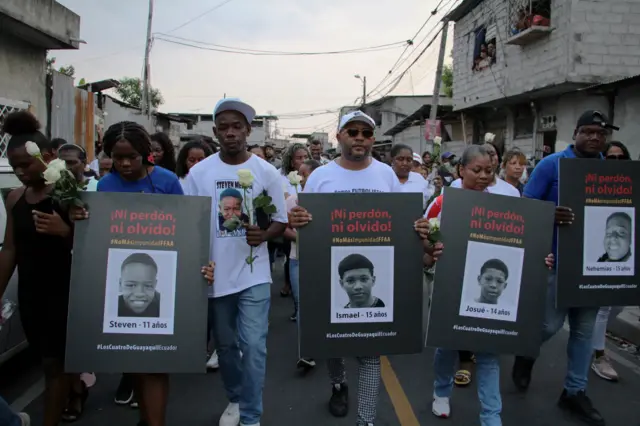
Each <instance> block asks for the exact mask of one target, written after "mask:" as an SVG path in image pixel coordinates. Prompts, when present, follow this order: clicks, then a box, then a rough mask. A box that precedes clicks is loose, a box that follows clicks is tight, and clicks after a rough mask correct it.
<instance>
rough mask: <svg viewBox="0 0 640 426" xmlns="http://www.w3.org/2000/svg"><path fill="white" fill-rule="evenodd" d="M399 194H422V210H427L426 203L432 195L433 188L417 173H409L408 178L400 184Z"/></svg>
mask: <svg viewBox="0 0 640 426" xmlns="http://www.w3.org/2000/svg"><path fill="white" fill-rule="evenodd" d="M400 185H401V192H419V193H421V194H423V197H422V199H423V200H422V210H424V209H426V208H427V202H428V201H429V198H431V196H432V195H433V187H432V186H431V185H429V182H427V180H426V179H425V178H423V177H422V176H421V175H420V174H419V173H416V172H409V178H408V179H407V181H406V182H405V183H401V184H400Z"/></svg>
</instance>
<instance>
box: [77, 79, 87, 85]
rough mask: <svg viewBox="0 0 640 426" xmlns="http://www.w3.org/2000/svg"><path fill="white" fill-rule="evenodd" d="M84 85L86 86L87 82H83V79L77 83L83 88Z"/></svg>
mask: <svg viewBox="0 0 640 426" xmlns="http://www.w3.org/2000/svg"><path fill="white" fill-rule="evenodd" d="M85 84H87V80H85V79H84V78H81V79H80V81H79V82H78V86H84V85H85Z"/></svg>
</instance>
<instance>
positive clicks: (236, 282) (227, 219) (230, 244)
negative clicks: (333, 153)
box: [185, 153, 287, 297]
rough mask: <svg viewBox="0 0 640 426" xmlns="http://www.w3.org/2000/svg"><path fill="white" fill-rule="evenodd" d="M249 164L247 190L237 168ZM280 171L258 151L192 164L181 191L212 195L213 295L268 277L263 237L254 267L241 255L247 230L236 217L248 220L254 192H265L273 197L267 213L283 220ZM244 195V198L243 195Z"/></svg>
mask: <svg viewBox="0 0 640 426" xmlns="http://www.w3.org/2000/svg"><path fill="white" fill-rule="evenodd" d="M242 169H248V170H250V171H251V174H252V175H253V177H254V181H253V184H252V187H251V188H249V189H247V190H246V197H245V190H244V189H243V188H242V187H241V186H240V182H238V170H242ZM280 176H281V175H280V174H279V173H278V171H277V170H276V169H275V168H274V167H273V166H272V165H271V164H269V163H268V162H266V161H264V160H263V159H261V158H260V157H258V156H256V155H251V156H250V157H249V159H248V160H247V161H245V162H244V163H242V164H238V165H231V164H227V163H225V162H223V161H222V160H221V159H220V154H219V153H216V154H214V155H211V156H209V157H207V158H205V159H204V160H202V161H201V162H199V163H198V164H196V165H195V166H193V167H192V168H191V170H190V171H189V174H188V175H187V181H186V184H185V193H186V194H187V195H199V196H206V197H211V234H212V235H211V248H210V250H211V253H210V255H211V258H212V260H213V261H214V262H215V263H216V268H215V276H214V278H215V284H214V285H213V297H222V296H226V295H229V294H235V293H239V292H241V291H243V290H246V289H247V288H250V287H253V286H255V285H258V284H264V283H271V264H270V263H269V252H268V250H267V243H266V242H265V243H262V244H260V246H258V247H254V248H253V256H254V257H255V260H254V262H253V272H252V271H251V266H250V265H249V264H247V263H246V261H245V259H246V258H247V257H248V256H249V254H250V249H251V247H250V246H249V244H247V239H246V230H245V228H244V227H241V226H240V227H236V226H234V224H233V222H234V220H235V218H237V219H240V220H241V221H242V222H249V212H252V213H253V217H254V222H255V218H256V215H255V211H254V210H253V200H254V198H256V197H258V196H259V195H261V194H262V193H263V192H266V194H267V195H268V196H270V197H271V198H272V202H271V203H272V204H273V205H274V206H275V207H276V209H277V212H276V213H274V214H273V215H271V220H272V221H275V222H281V223H287V210H286V207H285V202H284V191H283V190H282V180H281V177H280ZM245 198H246V199H245Z"/></svg>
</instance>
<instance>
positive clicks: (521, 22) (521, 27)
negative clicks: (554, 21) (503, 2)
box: [508, 0, 551, 37]
mask: <svg viewBox="0 0 640 426" xmlns="http://www.w3.org/2000/svg"><path fill="white" fill-rule="evenodd" d="M508 1H509V22H508V25H509V28H508V31H509V32H508V34H509V37H512V36H515V35H517V34H519V33H521V32H523V31H526V30H527V29H529V28H531V27H532V26H548V25H549V24H548V21H550V20H551V0H508ZM544 19H546V20H547V22H545V21H544ZM545 23H546V25H544V24H545Z"/></svg>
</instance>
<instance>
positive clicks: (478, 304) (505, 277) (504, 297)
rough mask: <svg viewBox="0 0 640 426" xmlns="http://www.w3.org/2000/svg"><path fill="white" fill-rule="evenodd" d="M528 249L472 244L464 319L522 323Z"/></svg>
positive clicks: (467, 263)
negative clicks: (526, 253)
mask: <svg viewBox="0 0 640 426" xmlns="http://www.w3.org/2000/svg"><path fill="white" fill-rule="evenodd" d="M523 260H524V248H521V247H510V246H504V245H499V244H488V243H481V242H477V241H469V245H468V246H467V256H466V260H465V272H464V281H463V284H462V294H461V298H460V311H459V313H460V316H464V317H474V318H487V319H493V320H500V321H511V322H515V321H517V319H518V304H519V299H520V284H521V278H522V263H523Z"/></svg>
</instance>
